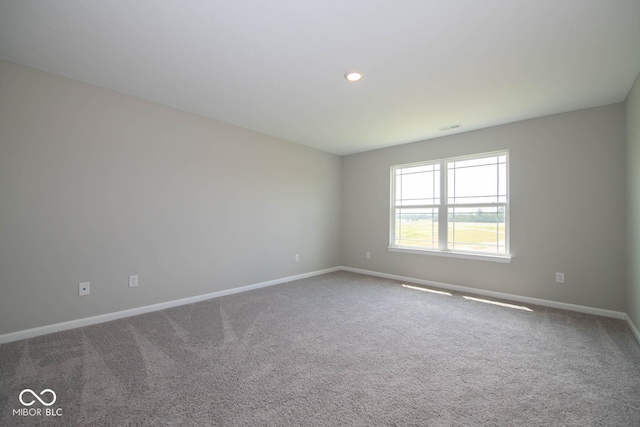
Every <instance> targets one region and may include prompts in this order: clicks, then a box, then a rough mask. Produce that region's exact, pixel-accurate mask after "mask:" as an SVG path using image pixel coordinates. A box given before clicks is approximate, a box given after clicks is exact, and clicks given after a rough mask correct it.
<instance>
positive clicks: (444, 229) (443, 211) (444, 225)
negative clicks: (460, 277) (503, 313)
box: [389, 150, 511, 263]
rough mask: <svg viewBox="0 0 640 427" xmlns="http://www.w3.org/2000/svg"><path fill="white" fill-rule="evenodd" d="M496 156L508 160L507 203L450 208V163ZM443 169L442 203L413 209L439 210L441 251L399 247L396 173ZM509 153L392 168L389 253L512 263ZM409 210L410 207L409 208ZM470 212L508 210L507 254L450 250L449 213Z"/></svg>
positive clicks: (453, 158) (429, 161) (495, 153)
mask: <svg viewBox="0 0 640 427" xmlns="http://www.w3.org/2000/svg"><path fill="white" fill-rule="evenodd" d="M494 156H506V160H507V162H506V178H507V182H506V189H507V199H506V202H504V203H477V204H472V205H464V204H448V197H447V192H448V183H447V178H448V175H449V174H448V167H447V165H448V163H449V162H454V161H464V160H474V159H481V158H484V157H494ZM437 164H439V165H440V203H439V204H438V205H416V206H410V207H411V208H417V209H420V208H425V209H426V208H429V209H430V208H432V207H433V206H435V207H436V208H437V210H438V248H437V249H435V248H424V247H414V246H402V245H396V244H395V242H396V236H395V233H396V209H397V208H398V207H397V206H396V204H395V203H396V194H395V192H396V170H398V169H403V168H410V167H418V166H430V165H437ZM509 190H510V189H509V151H508V150H501V151H492V152H488V153H478V154H473V155H468V156H460V157H449V158H444V159H437V160H428V161H423V162H416V163H407V164H402V165H394V166H392V167H391V191H390V193H391V209H390V221H389V250H390V251H393V252H406V253H412V254H424V255H435V256H446V257H453V258H465V259H477V260H486V261H495V262H505V263H508V262H511V252H510V250H509V234H510V232H509V231H510V219H509V199H510V198H509ZM405 207H406V206H405ZM456 207H460V208H469V207H474V208H475V207H504V222H505V254H504V255H503V254H490V253H484V252H479V251H477V252H476V251H462V250H453V249H449V248H448V230H449V221H448V212H449V208H456Z"/></svg>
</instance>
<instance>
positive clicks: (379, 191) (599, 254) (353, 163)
mask: <svg viewBox="0 0 640 427" xmlns="http://www.w3.org/2000/svg"><path fill="white" fill-rule="evenodd" d="M636 114H637V113H636ZM624 123H625V106H624V104H615V105H610V106H605V107H599V108H592V109H587V110H580V111H575V112H570V113H565V114H558V115H554V116H549V117H544V118H539V119H533V120H527V121H523V122H518V123H513V124H509V125H504V126H498V127H493V128H489V129H485V130H480V131H473V132H468V133H460V134H457V135H450V136H447V137H442V138H438V139H433V140H428V141H423V142H418V143H414V144H407V145H402V146H397V147H392V148H388V149H383V150H378V151H371V152H366V153H361V154H354V155H350V156H346V157H344V158H343V165H342V166H343V169H342V173H343V220H342V226H343V230H344V233H343V249H342V256H343V258H342V259H343V264H344V265H346V266H349V267H354V268H361V269H366V270H373V271H377V272H383V273H388V274H397V275H402V276H409V277H415V278H419V279H424V280H433V281H438V282H444V283H449V284H454V285H460V286H468V287H475V288H481V289H484V290H490V291H495V292H505V293H510V294H516V295H520V296H527V297H533V298H541V299H547V300H553V301H559V302H564V303H571V304H578V305H584V306H591V307H598V308H602V309H608V310H616V311H624V309H625V306H624V304H625V303H624V295H625V277H626V275H625V264H626V263H625V257H624V249H625V246H624V242H625V229H626V227H625V191H624V188H625V185H624V184H625V168H624V164H625V160H624V155H625V125H624ZM501 149H508V150H509V156H510V189H511V208H510V209H511V210H510V213H511V240H510V244H511V254H512V256H513V259H512V262H511V263H510V264H501V263H496V262H488V261H477V260H467V259H455V258H445V257H436V256H428V255H420V254H417V255H415V254H408V253H398V252H389V251H388V250H387V246H388V243H389V180H390V177H389V175H390V173H389V168H390V166H391V165H395V164H402V163H409V162H416V161H420V160H429V159H439V158H444V157H450V156H460V155H466V154H473V153H481V152H487V151H493V150H501ZM638 166H639V167H640V164H639V165H638ZM367 250H369V251H371V259H365V251H367ZM555 272H564V273H565V275H566V277H565V279H566V283H565V284H562V285H561V284H556V283H555Z"/></svg>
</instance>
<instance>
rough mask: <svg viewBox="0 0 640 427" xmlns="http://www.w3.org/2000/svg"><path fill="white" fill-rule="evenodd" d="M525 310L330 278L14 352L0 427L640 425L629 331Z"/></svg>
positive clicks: (29, 343) (635, 348)
mask: <svg viewBox="0 0 640 427" xmlns="http://www.w3.org/2000/svg"><path fill="white" fill-rule="evenodd" d="M516 305H522V304H516ZM528 308H529V309H531V310H533V311H524V310H519V309H515V308H512V307H505V306H498V305H491V304H485V303H482V302H478V301H474V300H468V299H465V298H463V297H462V295H459V294H454V295H451V296H448V295H442V294H434V293H430V292H424V291H421V290H419V289H412V288H409V287H404V286H402V284H401V283H400V282H397V281H393V280H386V279H380V278H374V277H369V276H363V275H358V274H353V273H347V272H337V273H331V274H327V275H323V276H318V277H314V278H309V279H305V280H300V281H296V282H291V283H287V284H282V285H277V286H273V287H269V288H263V289H259V290H255V291H251V292H246V293H242V294H236V295H231V296H227V297H223V298H218V299H213V300H209V301H205V302H201V303H197V304H191V305H186V306H182V307H177V308H172V309H167V310H163V311H159V312H154V313H149V314H144V315H140V316H136V317H130V318H127V319H122V320H117V321H113V322H109V323H103V324H100V325H95V326H89V327H85V328H80V329H75V330H71V331H66V332H61V333H56V334H51V335H47V336H42V337H38V338H32V339H28V340H24V341H18V342H13V343H9V344H4V345H2V346H0V364H1V365H0V366H1V371H0V425H2V426H13V425H34V424H38V423H42V424H43V425H49V424H52V425H65V426H72V425H82V426H84V425H154V426H155V425H198V426H206V425H224V426H227V425H228V426H260V425H271V426H287V425H291V426H314V425H323V426H339V425H367V426H381V425H399V426H414V425H415V426H581V427H584V426H596V425H597V426H601V425H607V426H611V425H615V426H638V425H640V345H639V344H638V342H637V341H636V340H635V338H634V337H633V335H632V334H631V331H630V330H629V329H628V327H627V325H626V324H625V323H624V322H623V321H621V320H615V319H608V318H603V317H597V316H591V315H584V314H578V313H573V312H567V311H562V310H555V309H549V308H544V307H538V306H528ZM25 388H29V389H32V390H34V392H36V393H40V392H41V391H42V390H45V389H51V390H52V391H54V392H55V393H56V396H57V400H56V402H55V404H54V405H52V406H50V407H45V406H43V405H42V404H41V403H40V402H38V401H35V399H34V398H33V396H32V395H31V394H28V393H27V394H26V395H24V396H23V401H26V402H27V403H28V402H29V401H32V400H34V401H35V403H34V404H33V405H32V406H30V407H29V408H33V409H34V410H35V409H36V408H41V409H42V410H43V413H44V410H45V409H49V410H51V412H53V413H54V414H57V415H59V416H44V415H43V416H29V415H27V416H21V415H14V413H13V410H14V409H20V408H24V406H23V405H22V404H21V403H20V401H19V394H20V392H21V391H22V390H23V389H25ZM51 397H52V396H51V394H50V393H48V392H47V393H44V394H43V395H42V396H41V398H42V400H43V401H44V402H45V403H48V402H50V401H51Z"/></svg>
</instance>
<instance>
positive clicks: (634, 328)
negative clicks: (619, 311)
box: [625, 314, 640, 343]
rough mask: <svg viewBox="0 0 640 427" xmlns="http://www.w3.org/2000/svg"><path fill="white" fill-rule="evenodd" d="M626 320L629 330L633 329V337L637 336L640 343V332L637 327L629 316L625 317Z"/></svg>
mask: <svg viewBox="0 0 640 427" xmlns="http://www.w3.org/2000/svg"><path fill="white" fill-rule="evenodd" d="M625 318H626V320H627V325H629V329H631V332H633V335H635V336H636V339H637V340H638V342H639V343H640V331H638V328H636V325H634V324H633V322H632V321H631V318H630V317H629V315H628V314H627V315H625Z"/></svg>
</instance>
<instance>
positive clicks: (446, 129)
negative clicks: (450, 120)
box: [440, 123, 462, 132]
mask: <svg viewBox="0 0 640 427" xmlns="http://www.w3.org/2000/svg"><path fill="white" fill-rule="evenodd" d="M461 127H462V125H461V124H460V123H456V124H455V125H450V126H445V127H443V128H440V132H446V131H448V130H454V129H459V128H461Z"/></svg>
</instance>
